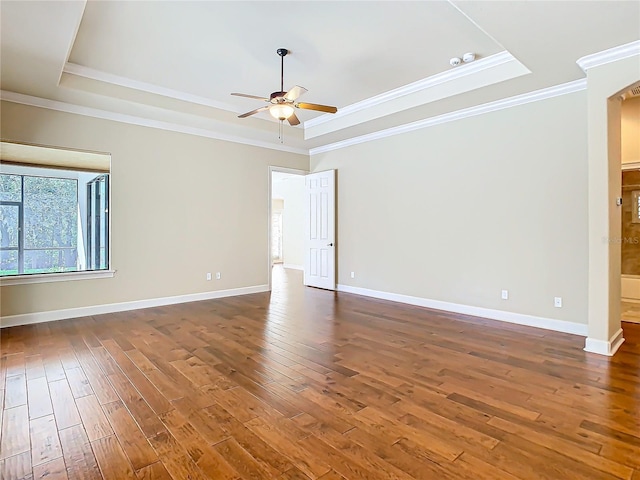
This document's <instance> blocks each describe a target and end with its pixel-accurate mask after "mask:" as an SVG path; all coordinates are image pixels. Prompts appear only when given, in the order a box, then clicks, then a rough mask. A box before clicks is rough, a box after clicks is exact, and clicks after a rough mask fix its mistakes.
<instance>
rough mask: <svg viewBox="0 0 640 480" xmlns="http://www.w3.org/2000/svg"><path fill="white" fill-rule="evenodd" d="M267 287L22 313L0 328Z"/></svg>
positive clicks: (6, 319) (259, 287)
mask: <svg viewBox="0 0 640 480" xmlns="http://www.w3.org/2000/svg"><path fill="white" fill-rule="evenodd" d="M269 290H270V289H269V286H268V285H255V286H251V287H240V288H231V289H228V290H215V291H211V292H202V293H191V294H186V295H177V296H173V297H161V298H151V299H147V300H134V301H131V302H122V303H109V304H105V305H91V306H88V307H78V308H67V309H63V310H50V311H46V312H34V313H24V314H20V315H9V316H4V317H1V318H0V328H6V327H15V326H18V325H31V324H34V323H42V322H53V321H56V320H65V319H68V318H78V317H88V316H91V315H102V314H105V313H115V312H126V311H128V310H138V309H141V308H151V307H162V306H165V305H175V304H178V303H188V302H199V301H202V300H211V299H215V298H224V297H234V296H237V295H248V294H251V293H261V292H268V291H269Z"/></svg>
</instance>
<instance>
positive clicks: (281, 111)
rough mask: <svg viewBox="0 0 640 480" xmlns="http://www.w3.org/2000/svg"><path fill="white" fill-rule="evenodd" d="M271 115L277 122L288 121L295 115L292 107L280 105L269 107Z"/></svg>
mask: <svg viewBox="0 0 640 480" xmlns="http://www.w3.org/2000/svg"><path fill="white" fill-rule="evenodd" d="M269 113H270V114H271V116H272V117H273V118H275V119H276V120H286V119H287V118H289V117H290V116H291V115H293V107H292V106H291V105H287V104H283V103H279V104H277V105H272V106H270V107H269Z"/></svg>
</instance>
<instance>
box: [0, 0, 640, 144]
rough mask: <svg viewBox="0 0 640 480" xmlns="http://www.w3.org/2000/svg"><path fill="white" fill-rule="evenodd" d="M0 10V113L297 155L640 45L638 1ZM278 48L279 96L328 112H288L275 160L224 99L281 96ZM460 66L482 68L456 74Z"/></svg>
mask: <svg viewBox="0 0 640 480" xmlns="http://www.w3.org/2000/svg"><path fill="white" fill-rule="evenodd" d="M0 9H1V11H0V13H1V22H2V23H1V52H0V53H1V62H2V65H1V66H2V71H1V75H0V86H1V88H2V90H3V97H4V98H9V99H14V100H17V101H24V102H26V103H34V104H42V103H43V102H44V101H43V100H38V101H34V100H33V97H38V98H39V99H45V101H46V102H45V103H46V104H47V105H49V106H53V107H55V108H62V107H63V108H65V109H68V110H70V111H82V112H85V113H87V114H96V112H100V113H99V115H102V116H106V117H107V118H123V117H120V116H121V115H128V116H129V117H127V118H128V119H131V118H134V117H135V118H136V119H144V120H145V121H146V122H147V123H148V124H149V123H150V124H155V125H161V126H162V127H161V128H175V129H178V130H180V129H182V131H192V132H202V133H203V134H205V135H208V136H214V137H218V138H227V139H231V140H234V141H246V142H248V143H253V144H260V145H265V146H270V147H273V148H283V149H296V150H305V151H306V150H308V149H309V148H314V147H318V146H321V145H326V144H329V143H332V142H336V141H340V140H344V139H348V138H350V137H353V136H357V135H363V134H367V133H372V132H375V131H378V130H381V129H385V128H389V127H394V126H398V125H402V124H405V123H408V122H413V121H416V120H421V119H425V118H429V117H433V116H435V115H441V114H443V113H448V112H452V111H455V110H459V109H462V108H467V107H471V106H475V105H479V104H483V103H486V102H490V101H494V100H498V99H501V98H505V97H510V96H514V95H518V94H522V93H526V92H531V91H534V90H538V89H542V88H546V87H550V86H554V85H558V84H562V83H566V82H570V81H573V80H577V79H580V78H583V77H584V73H583V72H582V70H581V69H580V68H579V67H578V66H577V65H576V60H577V59H578V58H580V57H583V56H585V55H588V54H592V53H596V52H600V51H603V50H606V49H608V48H612V47H616V46H618V45H623V44H627V43H630V42H633V41H637V40H638V39H640V2H635V1H625V2H616V1H592V2H588V1H584V2H577V1H566V2H565V1H550V2H544V1H514V2H509V1H496V2H491V1H458V0H454V1H453V2H449V1H444V0H442V1H409V2H402V1H393V2H391V1H388V2H384V1H374V2H366V1H338V2H330V1H318V2H314V1H304V2H268V1H259V2H236V1H233V2H220V1H215V2H203V1H200V2H182V1H164V2H159V1H157V2H156V1H148V2H137V1H89V2H84V1H64V2H58V1H43V2H38V1H34V2H26V1H5V0H3V1H2V2H1V3H0ZM280 47H283V48H287V49H289V50H290V51H291V54H290V55H288V56H287V57H286V58H285V85H284V86H285V89H288V88H289V87H291V86H293V85H296V84H297V85H302V86H304V87H305V88H307V89H308V90H309V92H308V93H307V94H305V96H304V97H303V98H302V100H304V101H307V102H313V103H323V104H328V105H335V106H337V107H338V109H339V112H338V114H336V115H335V116H333V117H331V116H329V114H318V113H317V112H311V111H299V112H298V116H299V117H300V119H301V121H302V122H305V124H304V125H300V126H298V127H289V126H286V127H285V144H284V146H281V145H280V144H279V141H278V138H277V123H276V121H275V120H273V119H271V118H270V117H269V115H268V113H262V114H259V115H256V116H255V117H252V118H248V119H238V118H237V115H238V114H239V113H243V112H246V111H249V110H253V109H254V108H257V107H259V106H262V104H261V103H260V101H257V100H251V99H246V98H239V97H232V96H230V95H229V94H230V93H231V92H243V93H249V94H254V95H260V96H268V95H269V93H271V92H272V91H276V90H279V75H280V72H279V68H280V65H279V60H280V58H279V57H278V56H277V54H276V49H277V48H280ZM466 52H475V53H476V54H477V55H478V60H477V61H476V62H474V63H471V64H468V65H463V66H461V67H457V68H456V69H452V68H451V67H450V66H449V59H450V58H451V57H453V56H462V54H464V53H466ZM407 85H410V88H404V87H405V86H407ZM16 94H22V95H26V96H28V97H24V96H19V95H16ZM51 101H53V102H62V103H51ZM69 105H71V107H70V106H69ZM89 109H90V110H89Z"/></svg>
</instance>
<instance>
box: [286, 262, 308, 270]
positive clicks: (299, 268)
mask: <svg viewBox="0 0 640 480" xmlns="http://www.w3.org/2000/svg"><path fill="white" fill-rule="evenodd" d="M282 266H283V267H284V268H290V269H292V270H304V266H303V265H293V264H292V263H283V264H282Z"/></svg>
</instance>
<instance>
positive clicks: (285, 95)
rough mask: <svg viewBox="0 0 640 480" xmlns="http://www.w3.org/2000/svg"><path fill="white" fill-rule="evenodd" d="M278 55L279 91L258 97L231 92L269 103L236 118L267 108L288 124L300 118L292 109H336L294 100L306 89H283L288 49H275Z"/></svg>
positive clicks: (238, 95) (329, 111)
mask: <svg viewBox="0 0 640 480" xmlns="http://www.w3.org/2000/svg"><path fill="white" fill-rule="evenodd" d="M276 52H277V53H278V55H280V91H279V92H273V93H272V94H271V95H269V98H265V97H259V96H257V95H247V94H245V93H232V94H231V95H235V96H236V97H247V98H255V99H256V100H263V101H265V102H268V103H269V105H265V106H264V107H260V108H256V109H255V110H251V111H250V112H247V113H243V114H242V115H238V118H246V117H250V116H251V115H255V114H256V113H259V112H264V111H265V110H269V113H270V114H271V116H272V117H273V118H275V119H277V120H280V122H283V121H284V120H287V121H288V122H289V125H299V124H300V120H299V119H298V117H297V116H296V114H295V112H294V109H295V108H302V109H304V110H316V111H318V112H326V113H336V112H337V111H338V109H337V108H336V107H330V106H328V105H318V104H315V103H303V102H296V100H297V99H298V97H300V96H301V95H302V94H304V93H305V92H306V91H307V89H306V88H304V87H301V86H299V85H296V86H295V87H293V88H292V89H291V90H289V91H288V92H285V91H284V88H283V86H284V85H283V84H284V57H285V56H286V55H287V54H288V53H289V50H287V49H286V48H279V49H278V50H276Z"/></svg>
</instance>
